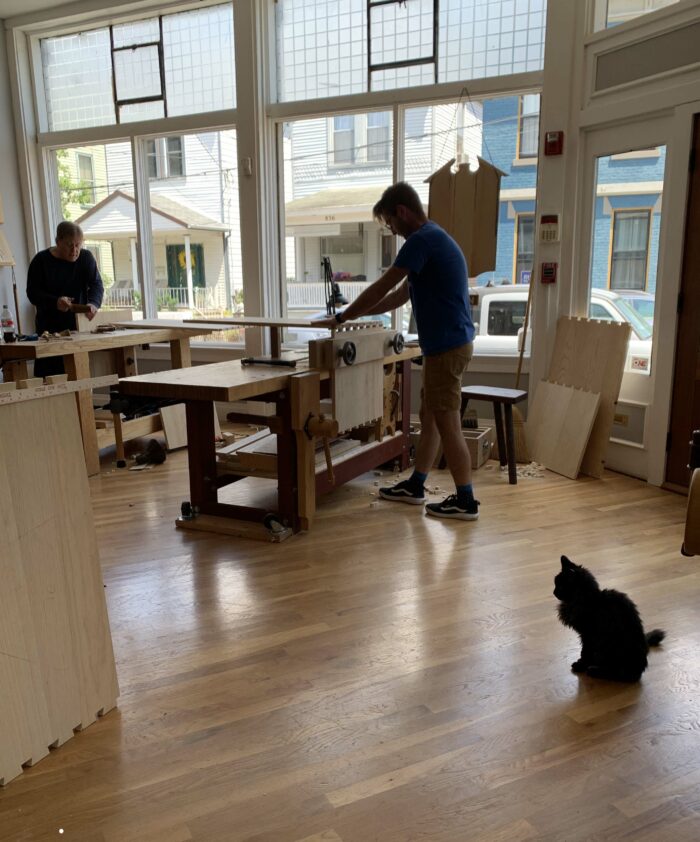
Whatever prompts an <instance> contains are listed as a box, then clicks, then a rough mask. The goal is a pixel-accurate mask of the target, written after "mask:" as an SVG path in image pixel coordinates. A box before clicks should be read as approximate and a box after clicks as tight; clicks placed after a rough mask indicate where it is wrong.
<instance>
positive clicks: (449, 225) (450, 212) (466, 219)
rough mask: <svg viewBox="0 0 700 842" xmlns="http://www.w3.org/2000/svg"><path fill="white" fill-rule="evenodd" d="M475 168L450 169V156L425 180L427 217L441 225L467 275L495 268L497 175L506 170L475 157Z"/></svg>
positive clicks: (471, 275)
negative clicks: (461, 257)
mask: <svg viewBox="0 0 700 842" xmlns="http://www.w3.org/2000/svg"><path fill="white" fill-rule="evenodd" d="M477 160H478V162H479V169H477V170H476V171H472V170H471V169H470V168H469V166H468V165H467V164H460V165H459V166H458V167H457V168H456V170H455V168H454V163H455V159H454V158H452V159H451V160H450V161H448V162H447V163H446V164H445V165H444V166H442V167H440V169H439V170H436V171H435V172H434V173H433V174H432V175H431V176H429V177H428V178H427V179H426V181H427V182H428V183H429V184H430V192H429V198H428V218H429V219H432V220H433V222H437V224H438V225H439V226H440V227H441V228H444V229H445V231H447V233H448V234H449V235H450V236H451V237H452V238H453V239H454V240H455V241H456V242H457V244H458V245H459V247H460V248H461V249H462V252H463V253H464V257H465V258H466V261H467V268H468V271H469V276H470V277H475V276H476V275H480V274H481V273H482V272H489V271H491V270H492V269H495V268H496V242H497V239H498V208H499V196H500V191H501V178H502V177H503V176H504V175H506V173H504V172H502V171H501V170H499V169H498V168H497V167H494V166H493V165H492V164H489V163H488V161H484V159H483V158H479V157H478V156H477Z"/></svg>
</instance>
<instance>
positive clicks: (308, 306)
mask: <svg viewBox="0 0 700 842" xmlns="http://www.w3.org/2000/svg"><path fill="white" fill-rule="evenodd" d="M368 286H369V284H368V283H367V282H363V281H348V282H344V281H341V282H340V291H341V292H342V294H343V295H344V296H345V297H346V298H347V299H348V301H352V300H353V299H355V298H357V296H358V295H359V294H360V293H361V292H362V291H363V290H365V289H367V287H368ZM193 292H194V302H193V303H194V308H191V307H190V305H189V300H188V295H187V287H157V288H156V304H157V307H158V311H159V312H167V311H172V312H177V311H178V310H190V309H194V310H195V311H197V312H199V313H202V314H208V315H213V314H215V313H217V314H222V313H223V312H224V311H225V310H226V309H228V310H232V309H233V307H232V305H231V304H229V305H228V307H227V305H226V303H225V302H224V301H223V296H222V295H221V294H220V293H219V294H217V290H215V289H213V288H212V287H195V288H194V290H193ZM102 306H103V307H107V308H110V309H114V308H130V309H134V310H140V309H141V293H140V292H138V291H137V290H134V289H125V288H121V287H110V288H109V289H107V290H105V295H104V301H103V304H102ZM325 306H326V289H325V285H324V284H323V283H322V282H320V281H312V282H306V281H302V282H296V281H288V282H287V307H288V308H289V309H290V310H319V311H321V310H324V309H325Z"/></svg>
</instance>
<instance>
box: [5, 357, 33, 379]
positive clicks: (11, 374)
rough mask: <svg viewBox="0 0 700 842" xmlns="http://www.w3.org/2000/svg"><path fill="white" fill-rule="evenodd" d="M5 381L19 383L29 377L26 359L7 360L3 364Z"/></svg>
mask: <svg viewBox="0 0 700 842" xmlns="http://www.w3.org/2000/svg"><path fill="white" fill-rule="evenodd" d="M2 371H3V376H4V378H5V383H17V382H18V381H20V380H26V379H27V378H28V377H29V370H28V368H27V361H26V360H7V361H6V362H4V363H3V364H2Z"/></svg>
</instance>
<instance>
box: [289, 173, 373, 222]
mask: <svg viewBox="0 0 700 842" xmlns="http://www.w3.org/2000/svg"><path fill="white" fill-rule="evenodd" d="M389 185H390V182H387V183H386V184H385V185H379V186H378V185H372V186H368V187H332V188H329V189H327V190H318V191H317V192H316V193H311V194H310V195H308V196H302V197H301V198H299V199H293V200H292V201H291V202H287V203H286V204H285V214H286V223H287V225H304V224H310V223H324V222H331V223H332V222H370V221H371V220H372V208H373V207H374V205H375V204H376V203H377V201H378V200H379V198H380V197H381V195H382V193H383V192H384V190H385V189H386V188H387V187H389Z"/></svg>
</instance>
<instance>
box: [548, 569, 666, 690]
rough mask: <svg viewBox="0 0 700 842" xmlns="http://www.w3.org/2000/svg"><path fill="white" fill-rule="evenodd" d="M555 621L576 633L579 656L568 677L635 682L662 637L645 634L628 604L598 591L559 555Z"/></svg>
mask: <svg viewBox="0 0 700 842" xmlns="http://www.w3.org/2000/svg"><path fill="white" fill-rule="evenodd" d="M554 596H556V598H557V599H558V600H559V601H560V604H559V619H560V620H561V621H562V623H563V624H564V625H565V626H569V628H572V629H573V630H574V631H576V632H578V635H579V637H580V638H581V656H580V658H579V659H578V661H576V662H575V663H573V664H572V665H571V669H572V671H573V672H585V673H586V674H587V675H590V676H593V677H595V678H607V679H610V680H612V681H639V679H640V677H641V675H642V673H643V672H644V670H645V669H646V668H647V654H648V652H649V647H650V646H658V645H659V643H661V641H662V640H663V639H664V637H665V636H666V632H664V631H662V630H661V629H654V630H653V631H650V632H648V633H647V634H645V633H644V626H643V625H642V620H641V618H640V616H639V612H638V611H637V606H636V605H635V604H634V603H633V602H632V600H631V599H630V598H629V597H628V596H627V595H626V594H623V593H620V591H615V590H601V589H600V587H599V586H598V582H596V580H595V577H594V576H593V574H592V573H589V572H588V570H586V568H585V567H581V566H580V565H578V564H574V563H573V562H572V561H569V559H568V558H567V557H566V556H565V555H563V556H562V557H561V573H557V575H556V576H555V577H554Z"/></svg>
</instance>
